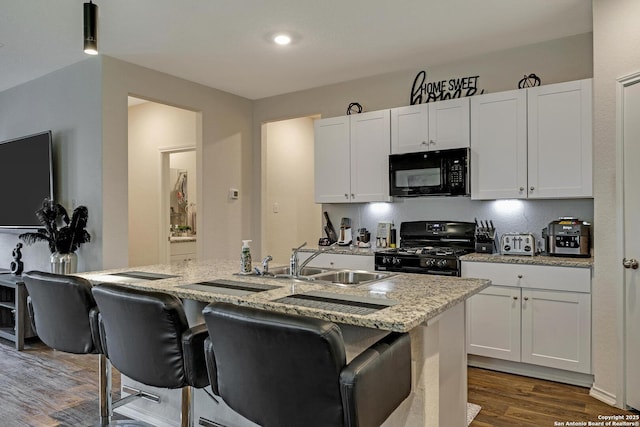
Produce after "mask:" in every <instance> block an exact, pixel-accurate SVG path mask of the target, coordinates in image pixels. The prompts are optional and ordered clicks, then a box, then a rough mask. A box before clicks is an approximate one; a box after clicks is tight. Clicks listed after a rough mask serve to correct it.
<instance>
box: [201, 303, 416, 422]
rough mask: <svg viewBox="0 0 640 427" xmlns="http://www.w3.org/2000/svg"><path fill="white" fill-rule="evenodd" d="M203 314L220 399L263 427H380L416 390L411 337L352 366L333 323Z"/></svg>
mask: <svg viewBox="0 0 640 427" xmlns="http://www.w3.org/2000/svg"><path fill="white" fill-rule="evenodd" d="M203 313H204V318H205V322H206V324H207V327H208V329H209V336H210V338H209V339H208V340H207V342H206V344H205V354H206V357H207V364H208V368H209V372H210V374H212V375H213V379H215V381H212V387H213V390H214V393H216V394H218V395H219V396H220V397H222V399H223V400H224V401H225V402H226V403H227V404H228V405H229V406H230V407H231V408H232V409H234V410H235V411H236V412H238V413H239V414H241V415H242V416H244V417H246V418H248V419H249V420H251V421H253V422H255V423H257V424H259V425H261V426H263V427H299V426H305V427H313V426H317V427H324V426H359V427H374V426H376V427H377V426H379V425H380V424H382V423H383V422H384V420H386V419H387V418H388V417H389V415H391V413H392V412H393V411H394V410H395V408H396V407H397V406H398V405H399V404H400V403H401V402H402V401H403V400H404V399H405V398H406V397H407V396H408V395H409V393H410V391H411V342H410V338H409V336H408V334H398V333H392V334H390V335H387V336H386V337H385V338H383V339H382V340H380V341H378V342H377V343H376V344H374V345H372V346H371V347H369V348H368V349H366V350H365V351H364V352H363V353H361V354H360V355H358V356H357V357H356V358H355V359H354V360H352V361H351V362H350V363H349V364H348V365H347V364H346V355H345V349H344V341H343V339H342V333H341V331H340V328H339V327H338V326H337V325H336V324H334V323H331V322H327V321H323V320H318V319H312V318H307V317H302V316H294V315H288V314H281V313H274V312H268V311H264V310H257V309H254V308H250V307H240V306H236V305H233V304H227V303H213V304H209V305H208V306H207V307H206V308H205V309H204V311H203Z"/></svg>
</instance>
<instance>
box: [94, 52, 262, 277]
mask: <svg viewBox="0 0 640 427" xmlns="http://www.w3.org/2000/svg"><path fill="white" fill-rule="evenodd" d="M102 62H103V75H104V78H103V116H102V120H103V134H102V139H103V156H104V163H103V164H104V169H103V173H104V177H103V182H104V189H103V191H104V195H105V199H104V212H105V213H104V215H105V220H104V224H103V234H104V236H105V242H104V266H105V268H109V267H119V266H125V265H127V263H128V257H129V254H128V250H127V249H126V248H127V244H128V243H127V242H128V233H129V230H128V226H126V224H127V223H128V219H127V212H128V209H126V208H125V207H126V206H127V205H128V196H127V192H128V189H127V180H126V176H127V173H128V171H127V164H128V161H127V158H128V148H127V133H128V129H127V110H128V107H127V97H128V96H129V95H132V96H136V97H139V98H143V99H148V100H152V101H156V102H159V103H162V104H167V105H172V106H175V107H179V108H184V109H187V110H191V111H194V112H197V113H198V119H197V120H198V129H201V130H202V134H198V135H196V140H197V141H198V142H197V148H196V156H197V170H198V172H197V182H196V187H197V193H198V194H197V198H198V200H199V206H198V219H197V221H198V224H197V228H198V237H199V238H198V240H197V244H198V248H199V254H201V255H202V259H208V258H221V259H235V258H237V252H238V250H237V247H238V245H239V243H238V242H239V241H240V240H241V239H247V238H251V237H245V236H246V235H249V236H250V235H251V234H252V227H251V223H250V217H251V214H250V213H251V209H252V208H253V206H255V205H254V204H253V201H252V196H253V194H252V188H251V166H252V158H253V149H252V145H251V141H252V140H251V105H252V104H251V101H249V100H248V99H245V98H241V97H238V96H235V95H231V94H229V93H226V92H222V91H219V90H216V89H212V88H208V87H205V86H202V85H199V84H196V83H192V82H189V81H186V80H182V79H179V78H176V77H173V76H170V75H167V74H163V73H159V72H157V71H153V70H150V69H147V68H143V67H139V66H136V65H133V64H129V63H126V62H123V61H119V60H116V59H114V58H110V57H102ZM231 187H233V188H238V189H240V190H241V197H240V199H239V200H236V201H231V200H229V199H228V197H227V195H228V189H229V188H231ZM258 188H259V187H258ZM123 224H124V225H125V226H123Z"/></svg>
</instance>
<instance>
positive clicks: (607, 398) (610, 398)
mask: <svg viewBox="0 0 640 427" xmlns="http://www.w3.org/2000/svg"><path fill="white" fill-rule="evenodd" d="M589 396H591V397H593V398H594V399H598V400H599V401H601V402H604V403H606V404H607V405H611V406H616V405H617V403H618V399H617V398H616V395H615V394H613V393H609V392H608V391H606V390H603V389H601V388H599V387H596V386H595V385H594V386H592V387H591V389H590V390H589Z"/></svg>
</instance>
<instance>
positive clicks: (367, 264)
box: [298, 252, 375, 271]
mask: <svg viewBox="0 0 640 427" xmlns="http://www.w3.org/2000/svg"><path fill="white" fill-rule="evenodd" d="M311 255H312V253H311V252H298V258H299V260H300V263H302V262H303V261H304V260H306V259H307V258H309V257H310V256H311ZM374 261H375V260H374V256H373V255H348V254H335V253H334V254H332V253H328V254H321V255H318V256H317V257H316V258H314V259H312V260H311V261H310V262H309V264H308V266H309V267H324V268H348V269H351V270H365V271H374V270H375V265H374Z"/></svg>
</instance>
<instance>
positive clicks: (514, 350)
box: [467, 286, 521, 362]
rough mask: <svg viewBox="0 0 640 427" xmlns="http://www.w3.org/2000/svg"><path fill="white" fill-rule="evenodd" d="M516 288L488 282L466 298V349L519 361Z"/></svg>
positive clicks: (518, 302)
mask: <svg viewBox="0 0 640 427" xmlns="http://www.w3.org/2000/svg"><path fill="white" fill-rule="evenodd" d="M520 319H521V314H520V288H511V287H506V286H490V287H488V288H487V289H485V290H483V291H482V292H480V293H479V294H477V295H474V296H473V297H471V298H469V300H468V301H467V353H470V354H477V355H479V356H486V357H495V358H497V359H504V360H513V361H515V362H519V361H520Z"/></svg>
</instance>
